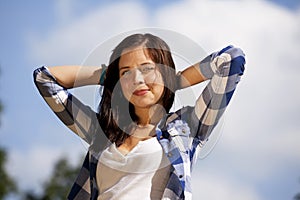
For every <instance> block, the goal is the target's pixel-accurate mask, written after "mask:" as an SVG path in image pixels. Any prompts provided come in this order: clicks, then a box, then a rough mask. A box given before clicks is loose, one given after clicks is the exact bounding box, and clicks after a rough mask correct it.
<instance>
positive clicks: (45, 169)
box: [7, 146, 83, 192]
mask: <svg viewBox="0 0 300 200" xmlns="http://www.w3.org/2000/svg"><path fill="white" fill-rule="evenodd" d="M81 150H82V149H81ZM81 150H80V149H74V148H73V150H72V152H70V149H68V150H66V149H65V148H64V147H61V148H56V149H54V148H53V147H50V146H34V147H32V148H30V149H28V150H26V151H19V150H11V151H10V152H9V159H8V162H7V171H8V172H9V174H10V175H11V176H12V177H13V178H14V179H15V180H18V181H17V184H18V186H19V187H20V188H21V189H22V190H33V191H35V192H41V189H42V186H43V183H45V180H47V178H48V177H49V176H50V175H51V173H52V168H53V166H54V164H55V163H56V162H57V161H58V159H60V158H62V157H66V158H68V160H69V162H70V163H71V164H72V165H75V164H78V162H79V159H81V157H80V156H82V155H83V154H82V151H81Z"/></svg>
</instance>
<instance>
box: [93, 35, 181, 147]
mask: <svg viewBox="0 0 300 200" xmlns="http://www.w3.org/2000/svg"><path fill="white" fill-rule="evenodd" d="M136 47H143V48H144V51H145V53H147V54H148V56H149V57H150V58H151V59H152V60H153V62H155V63H156V64H157V66H158V70H159V71H160V73H161V74H162V78H163V82H164V91H163V94H162V96H161V98H160V100H159V103H160V104H161V105H162V106H163V108H164V109H165V111H166V112H169V110H170V108H171V107H172V104H173V101H174V89H175V87H176V80H175V64H174V61H173V58H172V56H171V52H170V48H169V46H168V45H167V44H166V43H165V42H164V41H163V40H162V39H160V38H159V37H157V36H154V35H152V34H149V33H147V34H133V35H130V36H128V37H126V38H125V39H124V40H123V41H121V43H120V44H119V45H117V46H116V47H115V49H114V50H113V52H112V55H111V57H110V60H109V65H108V67H107V71H106V78H105V80H104V88H103V93H102V99H101V102H100V105H99V115H98V121H99V124H100V126H101V129H102V130H103V132H104V133H105V135H106V137H107V138H108V139H109V140H110V142H115V143H116V145H117V146H120V145H121V144H122V143H123V142H124V141H125V139H126V138H128V137H129V136H130V135H129V134H128V133H127V132H128V131H126V129H127V128H128V127H129V125H130V124H131V123H132V121H133V122H137V121H138V117H137V115H136V114H135V112H134V106H133V105H132V104H131V103H130V102H129V101H128V100H127V99H126V98H125V97H124V95H123V92H122V90H121V86H120V84H119V79H120V77H119V61H120V57H121V56H122V53H124V52H123V51H124V50H125V49H126V50H128V49H133V48H136Z"/></svg>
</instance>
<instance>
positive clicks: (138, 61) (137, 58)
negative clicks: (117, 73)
mask: <svg viewBox="0 0 300 200" xmlns="http://www.w3.org/2000/svg"><path fill="white" fill-rule="evenodd" d="M145 63H154V62H153V60H152V59H151V58H150V56H149V54H148V50H147V48H144V47H137V48H133V49H132V48H131V49H125V50H124V51H123V52H122V55H121V58H120V61H119V68H123V67H136V66H139V65H142V64H145Z"/></svg>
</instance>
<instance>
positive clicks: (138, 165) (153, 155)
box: [34, 34, 245, 200]
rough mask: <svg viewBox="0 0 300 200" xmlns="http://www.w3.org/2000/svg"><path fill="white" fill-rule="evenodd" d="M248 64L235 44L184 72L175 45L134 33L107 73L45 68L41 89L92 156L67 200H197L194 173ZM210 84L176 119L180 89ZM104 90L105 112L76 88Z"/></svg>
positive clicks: (38, 80) (37, 75)
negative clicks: (173, 108) (175, 58)
mask: <svg viewBox="0 0 300 200" xmlns="http://www.w3.org/2000/svg"><path fill="white" fill-rule="evenodd" d="M244 64H245V57H244V53H243V52H242V51H241V50H240V49H238V48H234V47H232V46H228V47H226V48H224V49H222V50H221V51H219V52H215V53H212V54H211V55H209V56H207V57H206V58H205V59H203V60H202V61H201V62H198V63H196V64H195V65H193V66H190V67H188V68H187V69H186V70H184V71H183V72H181V73H177V74H176V72H175V65H174V62H173V59H172V55H171V52H170V49H169V47H168V45H167V44H166V43H165V42H164V41H163V40H162V39H160V38H159V37H157V36H154V35H152V34H134V35H131V36H128V37H127V38H125V39H124V40H123V41H122V42H121V43H120V44H119V45H118V46H117V47H116V48H115V49H114V51H113V53H112V55H111V57H110V61H109V65H108V67H107V68H106V67H105V66H104V65H102V67H80V66H68V67H64V66H59V67H48V68H46V67H41V68H38V69H36V70H35V71H34V80H35V84H36V86H37V88H38V90H39V92H40V93H41V95H42V97H43V98H44V99H45V101H46V102H47V103H48V105H49V106H50V107H51V109H52V110H53V111H54V112H55V113H56V115H57V116H58V117H59V118H60V120H61V121H62V122H63V123H65V125H66V126H68V127H69V128H70V129H71V130H72V131H74V132H75V133H76V134H77V135H79V136H80V137H81V138H82V139H84V140H85V141H86V142H87V143H88V144H89V145H90V148H89V151H88V153H87V156H86V158H85V161H84V163H83V166H82V169H81V171H80V173H79V176H78V178H77V180H76V182H75V183H74V185H73V187H72V189H71V192H70V194H69V196H68V199H98V200H100V199H122V200H123V199H131V200H132V199H138V200H141V199H172V200H173V199H191V197H192V192H191V170H192V167H193V164H194V163H195V160H196V158H197V153H198V150H199V149H200V148H201V147H202V146H203V144H204V143H205V141H206V140H207V138H208V136H209V135H210V133H211V132H212V130H213V128H214V127H215V126H216V124H217V123H218V121H219V119H220V117H221V115H222V114H223V112H224V111H225V109H226V107H227V105H228V103H229V101H230V99H231V97H232V95H233V92H234V90H235V88H236V85H237V83H238V82H239V80H240V76H241V75H242V74H243V71H244ZM206 80H209V82H208V84H207V86H206V88H205V89H204V90H203V92H202V94H201V95H200V96H199V98H198V99H197V101H196V102H195V106H193V107H192V106H188V107H183V108H182V109H179V110H177V111H176V112H173V113H170V112H169V110H170V108H171V106H172V104H173V100H174V94H175V91H176V90H178V89H183V88H185V87H189V86H191V85H195V84H197V83H200V82H202V81H206ZM75 82H76V87H79V86H84V85H92V84H100V85H103V94H102V98H101V102H100V104H99V112H94V111H93V110H92V109H91V108H90V107H88V106H86V105H84V104H83V103H82V102H80V101H79V100H78V99H76V98H75V97H74V96H72V94H70V93H69V92H68V89H69V88H73V87H74V84H75Z"/></svg>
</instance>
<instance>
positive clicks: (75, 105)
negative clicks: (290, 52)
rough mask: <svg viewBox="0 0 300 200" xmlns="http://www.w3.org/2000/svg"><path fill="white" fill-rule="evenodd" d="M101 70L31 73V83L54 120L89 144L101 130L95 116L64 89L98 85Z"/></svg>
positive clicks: (75, 68) (40, 70) (53, 69)
mask: <svg viewBox="0 0 300 200" xmlns="http://www.w3.org/2000/svg"><path fill="white" fill-rule="evenodd" d="M101 71H102V70H101V67H78V66H72V67H51V68H49V69H48V68H47V67H41V68H38V69H36V70H35V71H34V73H33V78H34V83H35V85H36V87H37V89H38V91H39V92H40V94H41V96H42V97H43V98H44V100H45V101H46V102H47V104H48V105H49V107H50V108H51V109H52V111H53V112H54V113H55V114H56V115H57V117H58V118H59V119H60V120H61V121H62V122H63V123H64V124H65V125H66V126H67V127H68V128H69V129H71V130H72V131H73V132H74V133H76V134H77V135H78V136H80V137H81V138H82V139H84V140H85V141H86V142H87V143H89V144H90V143H91V141H92V137H93V134H94V133H95V131H97V130H98V132H99V131H101V128H100V127H99V123H98V118H97V113H96V112H94V111H93V110H92V109H91V108H90V107H89V106H87V105H84V104H83V103H82V102H81V101H80V100H79V99H77V98H76V97H75V96H73V95H72V94H71V93H70V92H69V91H68V90H67V88H73V87H74V84H75V87H76V86H77V87H78V86H83V85H90V84H98V83H99V79H100V72H101Z"/></svg>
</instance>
